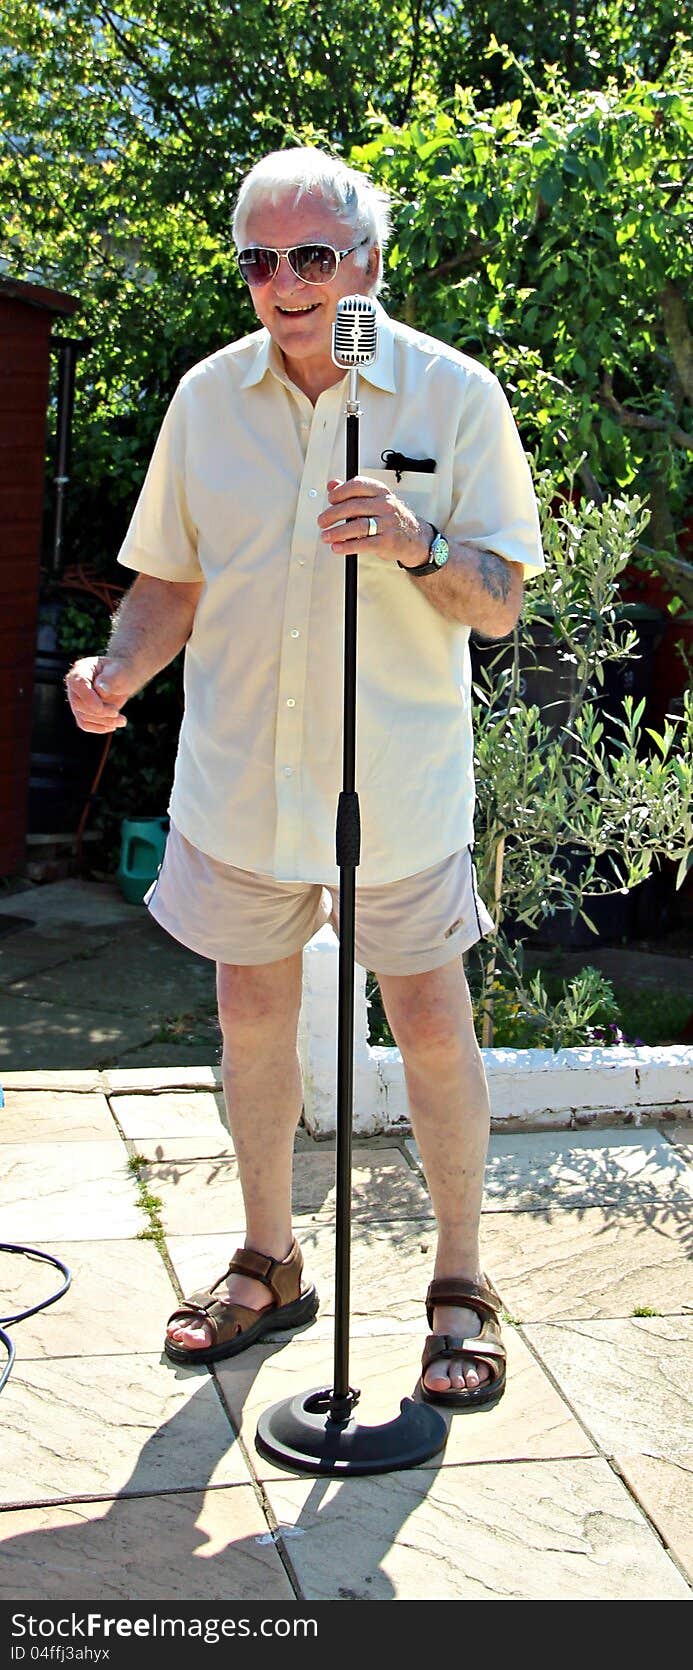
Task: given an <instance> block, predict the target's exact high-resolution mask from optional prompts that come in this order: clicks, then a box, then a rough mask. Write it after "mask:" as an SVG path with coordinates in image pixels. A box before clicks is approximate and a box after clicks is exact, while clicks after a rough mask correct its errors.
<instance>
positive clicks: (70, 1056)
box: [0, 976, 160, 1082]
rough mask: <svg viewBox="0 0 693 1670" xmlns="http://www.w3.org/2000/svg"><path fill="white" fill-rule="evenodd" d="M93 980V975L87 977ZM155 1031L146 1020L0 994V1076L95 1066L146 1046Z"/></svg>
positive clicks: (155, 1022) (153, 1020) (152, 1019)
mask: <svg viewBox="0 0 693 1670" xmlns="http://www.w3.org/2000/svg"><path fill="white" fill-rule="evenodd" d="M92 978H93V976H92ZM159 1029H160V1021H159V1018H158V1015H156V1014H154V1013H152V1014H151V1015H150V1016H149V1017H148V1018H147V1017H145V1016H143V1015H142V1014H141V1013H139V1012H138V1013H135V1012H132V1013H130V1014H129V1015H120V1014H119V1013H118V1011H117V1009H113V1010H111V1009H108V1008H96V1007H95V1006H94V1005H93V1004H90V1003H88V1001H85V1002H84V1003H79V1004H73V1003H64V1004H62V1003H45V1002H44V1003H39V1002H38V1001H37V999H36V998H35V996H34V995H33V993H31V994H29V995H28V996H17V995H14V996H8V995H7V993H6V992H4V993H3V994H1V995H0V1073H2V1078H3V1082H4V1079H5V1073H6V1071H8V1072H9V1071H10V1070H12V1071H21V1070H22V1069H25V1068H26V1069H33V1070H34V1071H36V1070H37V1069H41V1070H48V1071H50V1070H51V1069H52V1068H62V1069H64V1068H70V1067H82V1068H86V1067H101V1066H105V1065H106V1063H107V1062H115V1061H117V1060H118V1058H119V1056H121V1055H122V1054H123V1053H125V1052H129V1051H130V1050H131V1049H132V1048H133V1047H134V1045H135V1044H145V1043H147V1044H149V1043H152V1042H153V1040H154V1039H155V1037H156V1035H157V1033H158V1031H159Z"/></svg>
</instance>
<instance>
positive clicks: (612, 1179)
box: [405, 1127, 693, 1218]
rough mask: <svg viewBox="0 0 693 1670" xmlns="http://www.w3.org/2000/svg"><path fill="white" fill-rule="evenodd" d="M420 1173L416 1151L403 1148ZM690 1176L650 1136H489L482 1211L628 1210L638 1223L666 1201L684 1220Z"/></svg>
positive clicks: (655, 1135) (610, 1132) (409, 1144)
mask: <svg viewBox="0 0 693 1670" xmlns="http://www.w3.org/2000/svg"><path fill="white" fill-rule="evenodd" d="M405 1146H406V1148H407V1150H408V1152H409V1153H410V1155H411V1157H412V1159H413V1160H414V1161H415V1163H416V1164H417V1165H418V1166H419V1167H421V1157H420V1154H419V1151H418V1148H417V1145H416V1143H415V1142H414V1141H413V1140H412V1139H407V1141H406V1144H405ZM691 1195H693V1173H692V1172H691V1170H690V1168H689V1167H688V1166H687V1165H686V1162H685V1160H684V1159H683V1157H682V1155H681V1154H679V1153H677V1151H676V1149H675V1148H673V1147H672V1144H671V1143H669V1142H667V1141H666V1139H665V1138H664V1137H663V1136H662V1135H661V1133H660V1132H659V1131H657V1130H647V1131H644V1130H642V1129H640V1130H636V1129H633V1130H631V1129H625V1130H624V1129H622V1128H620V1127H619V1128H618V1129H609V1128H606V1129H600V1130H596V1131H595V1130H592V1131H565V1132H559V1131H527V1132H517V1133H514V1134H507V1133H505V1132H495V1133H493V1134H492V1136H491V1139H490V1142H489V1150H488V1164H487V1167H486V1177H485V1183H484V1208H485V1210H487V1211H495V1212H518V1211H519V1212H527V1211H542V1210H544V1209H546V1208H547V1207H556V1206H563V1207H571V1208H572V1207H586V1206H594V1205H597V1204H598V1205H601V1206H606V1205H609V1206H627V1207H629V1208H630V1209H631V1210H633V1211H634V1212H636V1213H637V1215H638V1217H639V1218H642V1217H644V1216H646V1215H647V1214H648V1213H649V1212H651V1211H652V1210H656V1209H657V1208H659V1207H660V1206H661V1205H662V1203H663V1201H669V1202H671V1203H672V1205H674V1206H675V1207H676V1208H677V1209H681V1210H682V1211H685V1212H686V1213H689V1212H690V1200H691Z"/></svg>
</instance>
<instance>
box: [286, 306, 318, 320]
mask: <svg viewBox="0 0 693 1670" xmlns="http://www.w3.org/2000/svg"><path fill="white" fill-rule="evenodd" d="M317 305H318V303H317V302H308V303H307V305H306V306H305V307H279V305H278V306H277V312H278V313H283V314H284V317H285V318H286V319H295V318H298V317H299V316H300V315H301V314H302V313H314V312H315V309H316V307H317Z"/></svg>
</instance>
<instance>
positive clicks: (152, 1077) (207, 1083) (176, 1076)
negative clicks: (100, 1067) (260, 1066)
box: [103, 1062, 221, 1095]
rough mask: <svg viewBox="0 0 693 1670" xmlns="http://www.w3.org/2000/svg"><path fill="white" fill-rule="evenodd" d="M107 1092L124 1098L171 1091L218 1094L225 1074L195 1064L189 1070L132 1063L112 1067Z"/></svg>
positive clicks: (208, 1065)
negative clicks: (137, 1065)
mask: <svg viewBox="0 0 693 1670" xmlns="http://www.w3.org/2000/svg"><path fill="white" fill-rule="evenodd" d="M103 1080H104V1084H105V1088H106V1090H107V1091H108V1093H109V1095H110V1094H111V1092H113V1093H115V1094H118V1095H121V1094H122V1093H123V1092H125V1091H127V1092H128V1094H130V1093H132V1094H133V1095H140V1094H141V1095H146V1094H148V1093H149V1092H150V1091H156V1092H157V1093H158V1092H161V1093H162V1094H163V1093H164V1092H168V1091H169V1090H182V1089H186V1090H214V1089H218V1088H219V1086H220V1085H221V1072H220V1069H219V1068H218V1067H214V1066H212V1065H211V1064H210V1063H209V1062H207V1064H206V1066H200V1065H199V1064H197V1063H193V1064H191V1065H189V1066H187V1067H175V1066H174V1067H166V1066H164V1065H163V1063H161V1062H160V1063H159V1065H158V1066H156V1067H155V1066H153V1065H151V1066H149V1067H135V1066H133V1065H132V1063H130V1065H129V1066H127V1067H108V1068H107V1069H106V1071H105V1072H104V1074H103Z"/></svg>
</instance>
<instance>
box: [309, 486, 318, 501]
mask: <svg viewBox="0 0 693 1670" xmlns="http://www.w3.org/2000/svg"><path fill="white" fill-rule="evenodd" d="M317 496H318V489H317V487H309V488H308V497H309V499H317Z"/></svg>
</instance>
